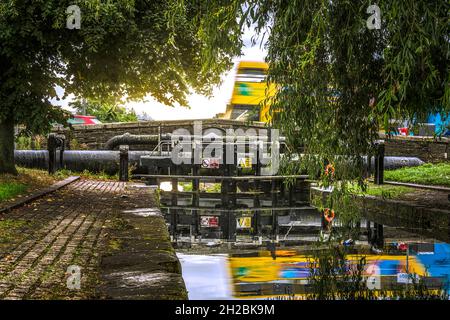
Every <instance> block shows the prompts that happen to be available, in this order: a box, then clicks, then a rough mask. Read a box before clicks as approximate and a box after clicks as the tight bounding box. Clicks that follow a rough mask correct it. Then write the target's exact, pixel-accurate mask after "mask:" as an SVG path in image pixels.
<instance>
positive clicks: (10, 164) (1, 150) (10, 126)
mask: <svg viewBox="0 0 450 320" xmlns="http://www.w3.org/2000/svg"><path fill="white" fill-rule="evenodd" d="M0 173H11V174H14V175H16V174H17V170H16V167H15V165H14V121H13V118H12V117H7V118H6V119H5V120H4V121H3V122H0Z"/></svg>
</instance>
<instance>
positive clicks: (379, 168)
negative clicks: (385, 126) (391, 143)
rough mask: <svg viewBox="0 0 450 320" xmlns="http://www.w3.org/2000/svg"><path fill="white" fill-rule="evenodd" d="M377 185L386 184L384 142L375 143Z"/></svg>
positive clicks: (375, 179) (375, 178) (375, 181)
mask: <svg viewBox="0 0 450 320" xmlns="http://www.w3.org/2000/svg"><path fill="white" fill-rule="evenodd" d="M375 147H376V153H377V154H376V155H375V177H374V183H375V184H383V182H384V141H383V140H379V141H377V142H376V143H375Z"/></svg>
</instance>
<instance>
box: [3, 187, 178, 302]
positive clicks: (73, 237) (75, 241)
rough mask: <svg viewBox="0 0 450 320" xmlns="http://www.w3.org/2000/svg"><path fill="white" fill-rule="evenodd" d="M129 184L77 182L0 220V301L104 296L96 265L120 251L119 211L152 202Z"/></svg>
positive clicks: (100, 274)
mask: <svg viewBox="0 0 450 320" xmlns="http://www.w3.org/2000/svg"><path fill="white" fill-rule="evenodd" d="M129 185H130V183H129V184H127V183H123V182H115V181H94V180H80V181H76V182H74V183H72V184H70V185H68V186H66V187H64V188H62V189H60V190H58V191H56V192H54V193H51V194H49V195H47V196H45V197H43V198H40V199H39V200H36V201H34V202H32V203H30V204H28V205H25V206H23V207H20V208H18V209H15V210H12V211H11V212H9V213H7V214H4V215H2V216H0V299H89V298H105V296H103V295H102V292H100V290H99V287H101V283H102V270H101V267H100V266H101V261H102V259H103V257H104V256H105V255H107V256H108V255H109V256H114V252H115V250H119V249H120V248H116V246H117V245H116V243H115V242H114V241H115V239H114V232H116V231H115V230H116V229H117V225H119V227H120V225H121V224H123V223H122V222H123V221H122V217H121V213H122V212H123V211H124V210H127V209H128V210H132V209H136V208H139V207H148V206H149V202H153V200H152V199H151V198H150V197H146V196H143V194H142V193H141V192H136V191H130V190H128V189H129V188H128V186H129ZM125 222H126V221H125ZM160 222H161V221H160ZM161 223H163V222H161ZM119 229H120V228H119ZM161 230H162V229H161ZM161 232H162V233H163V232H167V231H166V230H162V231H161ZM162 239H163V240H164V237H162ZM167 242H168V241H167ZM168 243H169V246H170V242H168ZM69 266H78V267H80V274H81V280H80V282H81V283H80V287H81V289H80V290H77V289H76V288H74V286H73V285H72V286H70V285H69V287H71V288H69V287H68V285H67V280H68V278H73V276H71V275H70V274H69V273H68V267H69ZM179 278H180V279H181V276H180V277H179ZM74 284H76V282H74ZM181 284H182V285H183V286H184V284H183V283H182V280H181ZM75 287H76V285H75ZM106 298H108V297H106Z"/></svg>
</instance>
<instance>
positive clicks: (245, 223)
mask: <svg viewBox="0 0 450 320" xmlns="http://www.w3.org/2000/svg"><path fill="white" fill-rule="evenodd" d="M236 222H237V225H236V227H237V228H238V229H248V228H251V227H252V218H251V217H241V218H238V219H236Z"/></svg>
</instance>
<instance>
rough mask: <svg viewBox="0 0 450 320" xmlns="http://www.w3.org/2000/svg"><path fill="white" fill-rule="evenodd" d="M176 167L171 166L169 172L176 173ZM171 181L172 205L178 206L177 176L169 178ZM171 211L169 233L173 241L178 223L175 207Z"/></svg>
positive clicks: (175, 237)
mask: <svg viewBox="0 0 450 320" xmlns="http://www.w3.org/2000/svg"><path fill="white" fill-rule="evenodd" d="M176 168H177V167H176V166H175V165H172V166H171V170H170V171H171V172H170V174H175V175H176V174H177V169H176ZM171 182H172V206H175V207H176V206H178V179H177V178H172V180H171ZM171 211H172V215H171V222H170V226H171V227H172V228H171V231H172V232H171V233H172V238H173V240H174V241H176V239H177V224H178V213H177V211H178V210H177V209H171Z"/></svg>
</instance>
